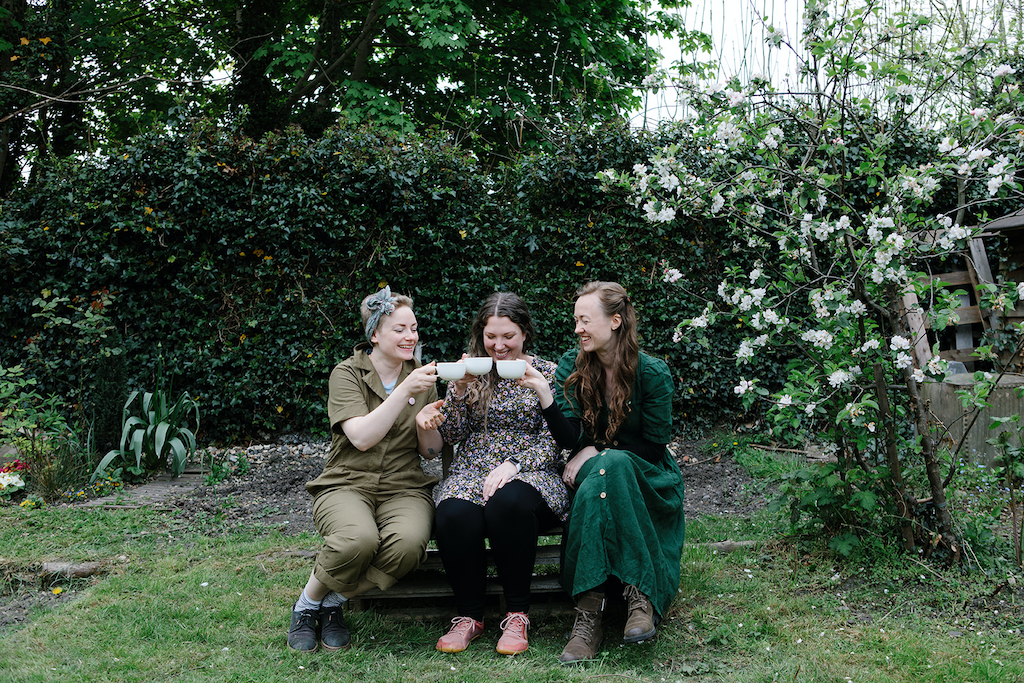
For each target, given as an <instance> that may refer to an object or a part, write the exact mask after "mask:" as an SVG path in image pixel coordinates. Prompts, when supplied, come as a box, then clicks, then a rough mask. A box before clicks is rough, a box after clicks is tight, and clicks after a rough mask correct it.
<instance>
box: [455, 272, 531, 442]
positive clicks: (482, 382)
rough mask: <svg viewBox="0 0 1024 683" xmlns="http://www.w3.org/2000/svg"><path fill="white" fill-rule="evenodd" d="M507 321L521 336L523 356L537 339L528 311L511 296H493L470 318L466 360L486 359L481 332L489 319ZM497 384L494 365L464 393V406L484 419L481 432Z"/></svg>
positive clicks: (498, 294) (516, 297)
mask: <svg viewBox="0 0 1024 683" xmlns="http://www.w3.org/2000/svg"><path fill="white" fill-rule="evenodd" d="M495 317H496V318H508V319H509V320H511V321H512V322H513V323H515V324H516V325H517V326H518V327H519V329H520V330H522V332H523V353H526V351H527V350H528V349H529V348H530V345H531V344H533V340H534V339H536V337H537V331H536V329H535V328H534V326H533V318H532V317H531V316H530V309H529V308H527V307H526V302H525V301H523V300H522V299H521V298H519V295H518V294H514V293H512V292H495V293H494V294H491V295H490V296H489V297H487V299H485V300H484V303H483V305H482V306H480V310H479V311H477V313H476V315H475V316H474V317H473V322H472V323H471V324H470V327H469V348H468V350H467V353H468V354H469V355H470V356H486V355H487V350H486V349H485V348H484V328H485V327H487V321H488V320H490V319H491V318H495ZM496 381H498V368H497V365H496V364H494V365H492V366H491V371H490V372H489V373H487V374H486V375H483V376H482V377H480V379H479V380H477V381H476V382H474V383H473V384H471V385H470V387H469V389H468V390H467V391H466V402H467V403H468V404H469V405H473V406H475V408H476V410H478V411H479V414H480V415H482V416H483V417H484V428H485V429H486V424H487V407H488V406H489V405H490V403H491V394H492V393H493V391H494V383H495V382H496Z"/></svg>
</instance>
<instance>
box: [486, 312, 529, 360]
mask: <svg viewBox="0 0 1024 683" xmlns="http://www.w3.org/2000/svg"><path fill="white" fill-rule="evenodd" d="M483 337H484V350H485V351H486V352H487V355H488V356H490V357H491V358H493V359H494V360H516V359H517V358H520V357H521V356H522V355H523V346H524V345H525V343H526V335H524V334H523V330H522V329H521V328H520V327H519V325H516V324H515V323H514V322H512V319H511V318H506V317H504V316H501V317H499V316H496V315H492V316H491V317H490V318H488V319H487V324H486V325H484V332H483Z"/></svg>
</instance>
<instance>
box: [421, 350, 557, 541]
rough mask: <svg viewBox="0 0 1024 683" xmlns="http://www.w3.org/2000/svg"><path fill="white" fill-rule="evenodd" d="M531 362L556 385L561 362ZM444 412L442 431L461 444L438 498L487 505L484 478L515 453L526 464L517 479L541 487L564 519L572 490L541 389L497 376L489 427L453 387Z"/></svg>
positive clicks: (457, 448) (436, 494)
mask: <svg viewBox="0 0 1024 683" xmlns="http://www.w3.org/2000/svg"><path fill="white" fill-rule="evenodd" d="M532 365H533V367H535V368H536V369H537V370H538V371H539V372H540V373H541V374H542V375H544V377H545V378H547V380H548V383H549V384H551V386H552V388H553V387H554V381H555V380H554V377H555V368H556V365H555V364H554V363H552V362H551V361H546V360H541V359H540V358H537V357H534V359H533V362H532ZM441 414H442V415H444V417H445V421H444V423H443V424H442V425H441V426H440V427H439V428H438V431H439V432H440V433H441V436H442V437H443V438H444V440H445V441H446V442H447V443H450V444H455V445H456V453H455V459H454V460H453V461H452V464H451V468H450V473H449V475H448V478H447V479H445V480H444V481H443V482H441V483H440V484H439V485H438V487H437V489H436V491H435V493H434V499H435V501H436V502H437V503H440V502H441V501H442V500H445V499H446V498H459V499H461V500H467V501H469V502H471V503H476V504H478V505H483V504H484V502H483V486H484V479H486V478H487V475H488V474H490V472H491V470H493V469H494V468H495V467H497V466H498V465H500V464H501V463H503V462H505V460H507V459H508V458H509V457H515V458H516V459H518V460H519V463H520V465H521V466H522V469H521V470H520V472H519V474H517V475H515V476H514V477H513V479H518V480H520V481H522V482H525V483H527V484H529V485H530V486H532V487H534V488H535V489H537V491H538V492H539V493H540V494H541V497H543V498H544V502H546V503H547V504H548V507H549V508H551V511H552V512H553V513H555V515H556V516H557V517H558V518H559V519H560V520H562V521H563V522H564V521H565V518H566V514H567V513H568V507H569V495H568V493H567V492H566V489H565V484H563V483H562V479H561V478H560V477H559V476H558V468H559V466H560V465H561V464H562V462H563V458H562V454H561V451H560V449H559V448H558V445H557V444H556V443H555V440H554V438H553V437H552V436H551V432H550V430H549V429H548V425H547V422H546V421H545V420H544V416H543V414H542V413H541V407H540V401H539V400H538V399H537V394H535V393H534V392H533V391H532V390H530V389H528V388H526V387H522V386H519V383H518V382H517V381H516V380H514V379H503V378H498V380H497V382H496V383H495V384H494V387H493V392H492V394H491V404H490V407H489V409H488V413H487V429H486V431H484V420H483V416H481V415H479V414H478V413H477V412H476V411H475V410H472V409H471V407H470V406H467V405H466V401H465V399H464V398H463V399H457V398H455V397H454V395H453V392H452V391H449V392H448V395H447V396H445V399H444V404H443V405H442V406H441Z"/></svg>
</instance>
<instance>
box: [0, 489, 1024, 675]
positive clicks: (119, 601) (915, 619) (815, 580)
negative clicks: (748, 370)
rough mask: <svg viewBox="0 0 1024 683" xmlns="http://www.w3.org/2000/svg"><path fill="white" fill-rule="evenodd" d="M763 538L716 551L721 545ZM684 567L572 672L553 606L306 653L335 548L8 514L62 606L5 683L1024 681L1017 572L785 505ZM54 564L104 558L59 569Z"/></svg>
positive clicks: (727, 531)
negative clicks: (644, 617)
mask: <svg viewBox="0 0 1024 683" xmlns="http://www.w3.org/2000/svg"><path fill="white" fill-rule="evenodd" d="M727 538H731V539H734V540H755V541H758V545H757V547H756V548H746V549H743V550H739V551H736V552H732V553H728V554H723V553H716V552H714V551H712V550H710V549H709V548H708V547H706V546H702V545H701V544H702V543H706V542H709V541H720V540H724V539H727ZM687 540H688V543H687V548H686V550H685V552H684V555H683V558H682V563H683V578H682V582H681V585H680V590H679V594H678V597H677V600H676V601H675V603H674V605H673V607H672V610H671V612H670V613H669V614H668V615H667V618H666V620H665V622H664V623H663V624H662V625H661V627H660V629H659V635H658V637H657V638H656V639H654V640H653V641H651V642H648V643H643V644H641V645H637V646H629V647H626V646H623V645H621V644H620V643H618V642H616V641H617V636H616V634H615V633H614V632H612V633H610V634H608V636H607V637H606V641H605V645H604V648H603V651H602V654H601V656H600V658H599V659H598V660H597V661H594V662H592V663H589V664H587V665H583V666H575V667H563V666H560V665H559V664H558V663H557V661H556V657H557V655H558V653H559V652H560V651H561V648H562V646H563V645H564V642H565V640H564V639H565V635H566V633H567V631H568V629H569V628H570V626H571V617H569V616H552V617H542V616H536V617H535V620H534V624H533V627H532V629H531V643H530V650H529V651H528V652H527V653H525V654H524V655H521V656H518V657H514V658H506V657H502V656H500V655H497V654H495V652H494V651H493V647H494V642H495V641H496V640H497V623H496V622H491V623H488V630H487V632H486V633H485V635H484V637H483V638H481V639H480V640H479V641H477V642H476V643H474V644H473V646H471V648H470V649H469V650H468V651H466V652H465V653H462V654H459V655H454V656H453V655H442V654H440V653H437V652H435V651H434V649H433V645H434V642H435V640H436V638H437V637H438V635H440V633H442V632H443V629H444V627H445V622H444V620H434V621H427V622H417V621H407V620H402V619H398V618H394V617H387V616H382V615H379V614H376V613H373V612H361V613H354V614H350V616H349V623H350V626H351V627H352V629H353V634H354V645H353V647H352V648H351V649H350V650H348V651H345V652H341V653H323V652H321V653H317V654H313V655H300V654H298V653H293V652H291V651H289V650H288V649H287V647H286V645H285V630H286V627H287V619H288V609H289V607H290V604H291V602H292V601H293V600H294V598H295V594H296V592H297V587H298V586H301V585H302V583H303V581H304V580H305V577H306V576H307V575H308V572H309V569H310V560H309V559H308V558H306V557H302V556H301V555H299V554H297V553H290V552H289V551H299V550H310V549H314V548H316V547H317V545H318V539H317V538H316V536H315V535H313V534H308V533H304V534H300V535H297V536H284V535H280V534H279V533H277V532H269V533H268V532H266V531H258V532H257V531H256V530H254V529H252V528H249V527H241V528H226V527H225V526H224V525H223V524H220V523H217V521H216V520H211V519H208V520H205V521H204V520H201V519H200V520H196V519H193V520H191V521H187V520H184V519H182V518H180V517H178V516H176V515H175V514H173V513H163V512H156V511H151V510H146V509H135V510H113V511H111V510H108V511H103V510H97V509H85V508H80V507H79V508H75V507H70V508H68V507H65V508H59V507H48V508H44V509H41V510H25V509H21V508H16V507H4V508H0V549H2V550H0V568H2V569H3V576H4V585H3V586H2V588H3V597H2V602H3V603H4V604H5V605H8V604H10V603H12V602H13V601H15V600H17V598H18V596H20V595H26V594H33V593H34V594H38V593H39V591H40V590H45V591H49V594H50V595H52V592H53V591H54V590H57V591H58V593H59V594H58V595H56V596H55V597H53V599H52V602H53V603H54V604H53V606H50V607H46V608H43V607H39V608H37V609H36V610H35V611H34V612H32V613H31V614H29V618H28V619H27V621H26V623H23V624H19V625H9V626H7V627H4V628H3V630H2V631H0V682H6V681H17V682H19V683H21V682H23V681H24V682H29V681H62V682H63V681H153V680H158V681H171V680H173V681H182V682H189V681H254V682H259V681H285V680H288V681H293V680H304V681H305V680H308V681H330V682H331V683H335V682H337V681H349V680H352V681H437V682H443V681H451V682H456V681H481V682H482V681H487V682H494V681H609V682H611V681H653V682H661V681H680V682H703V681H736V682H746V681H787V682H789V681H793V682H799V681H807V682H810V681H823V682H826V681H836V682H840V683H841V682H844V681H858V682H870V681H877V682H879V683H881V682H886V683H888V682H891V681H908V682H910V681H913V682H915V683H917V682H922V681H956V682H958V683H959V682H961V681H975V682H979V683H980V682H983V681H1022V680H1024V656H1022V654H1021V651H1022V649H1024V648H1022V639H1021V629H1022V628H1024V605H1022V604H1021V603H1022V602H1024V591H1022V590H1021V586H1020V580H1021V577H1020V574H1019V573H1013V572H1010V571H1008V570H1005V569H1004V570H1001V571H999V572H996V571H994V570H993V571H990V572H988V573H985V572H982V571H979V570H977V569H975V570H973V571H969V570H966V569H960V568H957V569H942V568H939V567H935V566H931V565H928V564H925V563H922V562H920V561H918V560H917V559H915V558H907V557H903V556H900V555H898V554H895V553H889V552H887V551H885V550H884V549H878V550H876V551H875V552H874V553H873V554H872V555H871V556H870V559H860V560H842V561H840V559H838V558H836V557H835V556H834V555H832V554H830V553H829V552H828V551H827V550H825V549H823V547H822V546H823V544H820V545H816V544H814V543H808V542H807V541H803V542H800V543H798V542H796V541H795V540H794V539H791V538H788V537H787V536H786V527H785V526H784V525H783V523H782V521H781V519H780V518H779V517H777V516H773V515H771V514H769V513H767V512H760V513H757V514H755V515H753V516H749V517H737V516H722V517H702V518H699V519H691V520H688V539H687ZM52 560H66V561H101V562H103V563H104V564H105V566H106V570H105V571H104V572H103V573H102V574H100V575H97V576H94V577H91V578H89V579H76V580H60V581H56V582H50V581H46V582H44V583H43V584H42V585H40V583H39V582H40V579H39V573H38V570H39V567H40V565H41V563H43V562H45V561H52Z"/></svg>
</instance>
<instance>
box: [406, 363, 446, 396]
mask: <svg viewBox="0 0 1024 683" xmlns="http://www.w3.org/2000/svg"><path fill="white" fill-rule="evenodd" d="M436 382H437V364H436V363H434V361H430V362H429V363H427V364H426V365H421V366H420V367H418V368H416V369H415V370H413V371H412V372H410V373H409V376H408V377H406V378H405V379H404V380H402V383H401V384H400V385H398V386H399V387H401V388H402V390H403V391H405V392H406V394H408V396H409V397H412V396H415V395H416V394H422V393H423V392H424V391H426V390H427V389H429V388H430V387H432V386H434V384H435V383H436Z"/></svg>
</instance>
